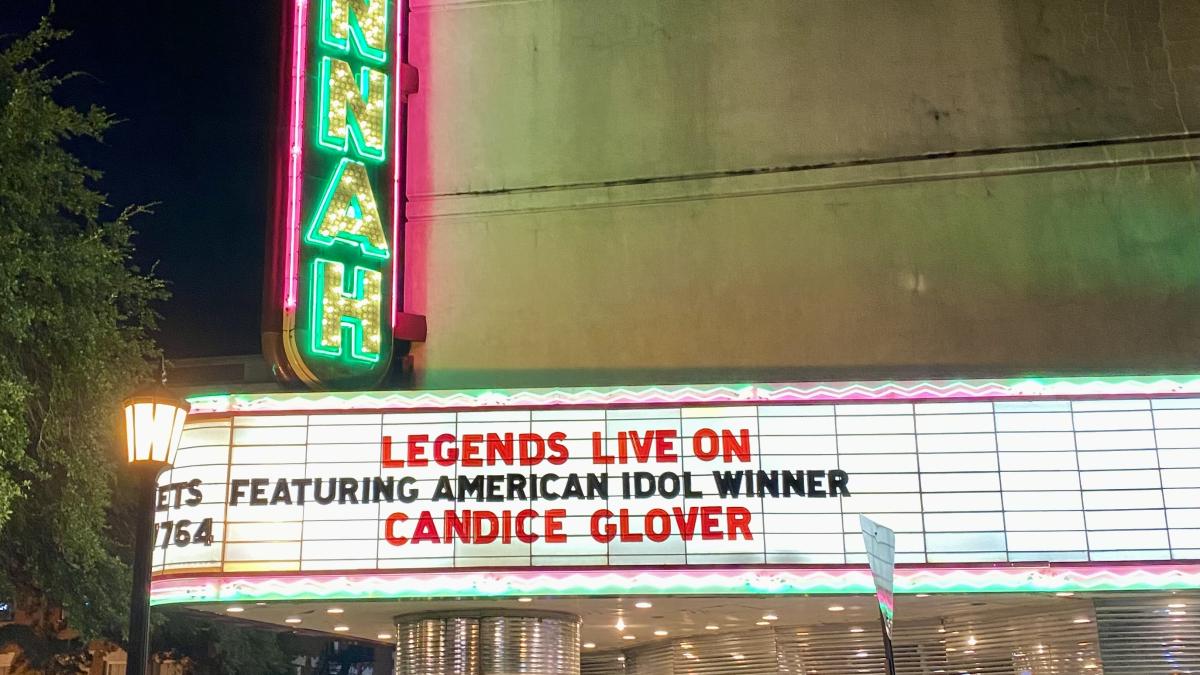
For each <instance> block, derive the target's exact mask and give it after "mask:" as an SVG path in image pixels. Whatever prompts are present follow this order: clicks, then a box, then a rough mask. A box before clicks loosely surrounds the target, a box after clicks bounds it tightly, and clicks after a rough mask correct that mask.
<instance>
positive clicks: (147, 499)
mask: <svg viewBox="0 0 1200 675" xmlns="http://www.w3.org/2000/svg"><path fill="white" fill-rule="evenodd" d="M159 469H160V467H158V466H139V467H137V468H136V469H135V470H136V471H137V472H138V474H139V475H138V477H137V491H138V500H137V503H138V505H137V514H136V516H135V517H136V519H137V537H136V540H135V541H136V543H135V545H134V549H133V589H132V591H131V592H130V594H129V659H128V662H127V664H126V666H125V675H146V673H147V669H146V665H147V661H148V660H149V657H150V563H151V562H152V561H153V556H154V539H155V537H154V503H155V493H156V492H157V482H158V480H157V479H158V472H159Z"/></svg>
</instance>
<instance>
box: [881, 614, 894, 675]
mask: <svg viewBox="0 0 1200 675" xmlns="http://www.w3.org/2000/svg"><path fill="white" fill-rule="evenodd" d="M879 630H880V632H881V633H883V662H884V667H885V669H886V670H885V671H884V672H886V673H887V675H896V657H895V656H893V655H892V638H891V637H889V636H888V629H887V620H886V619H884V618H883V612H880V613H879Z"/></svg>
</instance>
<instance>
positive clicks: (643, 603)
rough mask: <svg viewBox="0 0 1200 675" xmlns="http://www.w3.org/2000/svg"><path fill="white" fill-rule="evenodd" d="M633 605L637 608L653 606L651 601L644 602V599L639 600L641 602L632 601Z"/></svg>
mask: <svg viewBox="0 0 1200 675" xmlns="http://www.w3.org/2000/svg"><path fill="white" fill-rule="evenodd" d="M633 606H634V607H637V608H638V609H650V608H651V607H653V606H654V604H653V603H649V602H646V601H645V600H643V601H641V602H636V603H634V605H633Z"/></svg>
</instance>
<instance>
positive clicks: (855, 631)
mask: <svg viewBox="0 0 1200 675" xmlns="http://www.w3.org/2000/svg"><path fill="white" fill-rule="evenodd" d="M850 632H851V633H861V632H863V629H862V628H859V627H858V626H855V627H853V628H851V629H850Z"/></svg>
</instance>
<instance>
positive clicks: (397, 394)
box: [189, 375, 1200, 414]
mask: <svg viewBox="0 0 1200 675" xmlns="http://www.w3.org/2000/svg"><path fill="white" fill-rule="evenodd" d="M1181 395H1200V375H1175V376H1153V377H1127V378H1086V377H1075V378H1060V379H1022V380H1018V379H1011V380H963V381H932V382H843V383H814V382H807V383H779V384H742V385H720V384H718V385H689V386H671V387H611V388H603V389H587V388H573V389H529V390H520V391H502V390H481V391H388V392H348V393H329V392H317V393H279V394H230V395H222V396H197V397H193V398H190V399H189V400H190V401H191V403H192V413H193V414H214V413H259V412H262V413H267V412H316V411H330V412H335V411H343V410H412V409H421V408H425V409H446V408H459V409H472V408H515V407H554V406H611V405H664V404H666V405H689V404H718V405H719V404H734V403H738V404H757V403H821V402H826V403H831V402H853V401H864V402H870V401H920V400H947V399H950V400H970V399H989V400H995V399H1038V398H1082V397H1111V396H1181Z"/></svg>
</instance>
